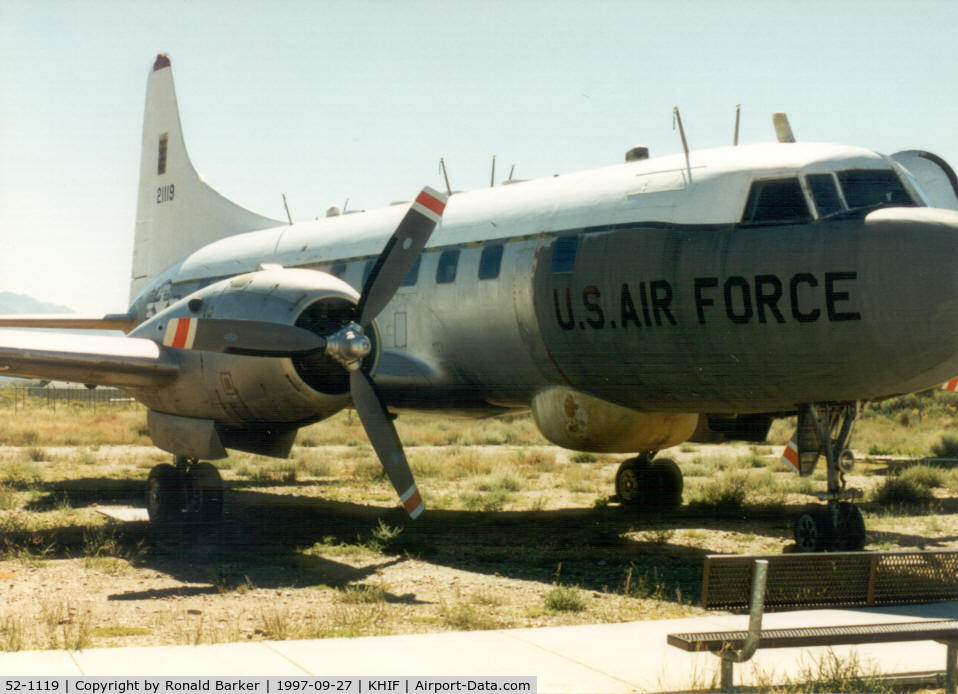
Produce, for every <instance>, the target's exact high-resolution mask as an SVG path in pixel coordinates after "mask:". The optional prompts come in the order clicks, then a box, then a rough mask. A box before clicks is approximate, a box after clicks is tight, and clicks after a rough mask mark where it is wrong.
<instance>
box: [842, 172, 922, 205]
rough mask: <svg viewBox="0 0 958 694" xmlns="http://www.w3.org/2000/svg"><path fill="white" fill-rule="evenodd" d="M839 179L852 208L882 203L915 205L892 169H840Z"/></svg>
mask: <svg viewBox="0 0 958 694" xmlns="http://www.w3.org/2000/svg"><path fill="white" fill-rule="evenodd" d="M838 181H839V183H841V186H842V192H843V193H844V194H845V200H846V202H848V206H849V207H850V208H852V209H854V208H856V207H870V206H871V205H882V204H884V205H888V204H890V205H901V206H905V207H912V206H914V205H915V201H914V200H912V199H911V196H910V195H908V191H906V190H905V186H903V185H902V183H901V180H900V179H899V178H898V176H897V174H895V172H894V171H891V170H890V169H850V170H848V171H839V172H838Z"/></svg>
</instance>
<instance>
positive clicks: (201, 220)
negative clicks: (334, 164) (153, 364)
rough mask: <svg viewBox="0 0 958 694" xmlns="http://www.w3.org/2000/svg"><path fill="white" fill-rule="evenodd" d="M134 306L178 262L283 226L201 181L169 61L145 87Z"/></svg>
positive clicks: (161, 60) (159, 61) (161, 61)
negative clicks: (189, 148) (222, 242)
mask: <svg viewBox="0 0 958 694" xmlns="http://www.w3.org/2000/svg"><path fill="white" fill-rule="evenodd" d="M140 157H141V158H140V187H139V198H138V200H137V205H136V237H135V240H134V246H133V275H132V280H131V284H130V301H131V302H132V301H133V299H135V298H136V297H137V295H138V294H139V293H140V292H141V291H142V290H143V289H144V288H145V287H146V285H147V284H148V283H149V282H150V280H151V279H153V278H154V277H156V276H157V275H159V274H160V273H161V272H162V271H163V270H165V269H166V268H168V267H169V266H170V265H172V264H173V263H175V262H176V261H178V260H180V259H182V258H183V257H185V256H186V255H188V254H189V253H191V252H193V251H195V250H197V249H198V248H201V247H202V246H205V245H206V244H208V243H211V242H213V241H216V240H217V239H222V238H226V237H227V236H233V235H234V234H241V233H244V232H247V231H255V230H257V229H265V228H268V227H274V226H278V225H280V224H282V223H283V222H280V221H278V220H275V219H270V218H268V217H263V216H261V215H258V214H256V213H254V212H250V211H249V210H247V209H245V208H243V207H240V206H239V205H237V204H235V203H233V202H231V201H230V200H227V199H226V198H225V197H223V196H222V195H220V194H219V193H217V192H216V191H215V190H213V189H212V188H211V187H210V186H208V185H207V184H206V183H204V182H203V179H201V178H200V176H199V175H198V174H197V173H196V170H195V169H194V168H193V165H192V164H191V163H190V158H189V155H188V154H187V153H186V145H185V143H184V141H183V131H182V128H181V126H180V114H179V109H178V107H177V104H176V92H175V90H174V88H173V69H172V68H171V67H170V59H169V58H168V57H166V56H165V55H158V56H157V57H156V62H155V63H154V64H153V71H152V72H151V73H150V77H149V79H148V80H147V83H146V112H145V113H144V116H143V144H142V153H141V155H140Z"/></svg>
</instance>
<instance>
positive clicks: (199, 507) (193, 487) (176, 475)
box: [146, 456, 223, 523]
mask: <svg viewBox="0 0 958 694" xmlns="http://www.w3.org/2000/svg"><path fill="white" fill-rule="evenodd" d="M146 509H147V512H148V513H149V514H150V520H151V521H152V522H153V523H171V522H177V521H190V522H199V523H212V522H214V521H217V520H219V518H220V516H221V515H222V514H223V480H222V478H221V477H220V473H219V471H217V469H216V468H215V467H213V466H212V465H210V464H209V463H201V462H199V461H197V460H196V459H195V458H183V457H181V456H177V457H175V458H173V465H170V464H169V463H162V464H160V465H157V466H155V467H154V468H153V469H152V470H150V476H149V477H148V478H147V482H146Z"/></svg>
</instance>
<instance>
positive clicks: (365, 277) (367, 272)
mask: <svg viewBox="0 0 958 694" xmlns="http://www.w3.org/2000/svg"><path fill="white" fill-rule="evenodd" d="M375 264H376V261H375V260H367V261H366V265H365V266H364V267H363V284H362V286H363V287H364V288H365V286H366V280H368V279H369V276H370V275H371V274H372V273H373V265H375Z"/></svg>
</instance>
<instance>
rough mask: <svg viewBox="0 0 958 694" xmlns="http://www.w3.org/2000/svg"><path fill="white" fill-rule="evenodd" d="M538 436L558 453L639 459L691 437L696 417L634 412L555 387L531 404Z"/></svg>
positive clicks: (547, 390) (541, 392)
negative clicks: (557, 448)
mask: <svg viewBox="0 0 958 694" xmlns="http://www.w3.org/2000/svg"><path fill="white" fill-rule="evenodd" d="M532 415H533V417H534V418H535V422H536V426H538V427H539V431H540V432H542V435H543V436H545V437H546V438H547V439H549V441H551V442H552V443H554V444H555V445H557V446H562V447H563V448H571V449H573V450H577V451H592V452H595V453H641V452H645V451H657V450H661V449H663V448H668V447H669V446H675V445H677V444H679V443H682V442H683V441H685V440H687V439H688V438H689V436H691V435H692V432H693V431H695V427H696V424H697V423H698V415H697V414H672V413H661V412H637V411H635V410H631V409H629V408H627V407H621V406H619V405H615V404H613V403H610V402H607V401H605V400H600V399H599V398H594V397H592V396H591V395H586V394H585V393H580V392H579V391H576V390H573V389H571V388H565V387H561V386H556V387H553V388H546V389H545V390H542V391H540V392H538V393H537V394H536V395H535V397H534V398H533V399H532Z"/></svg>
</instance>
